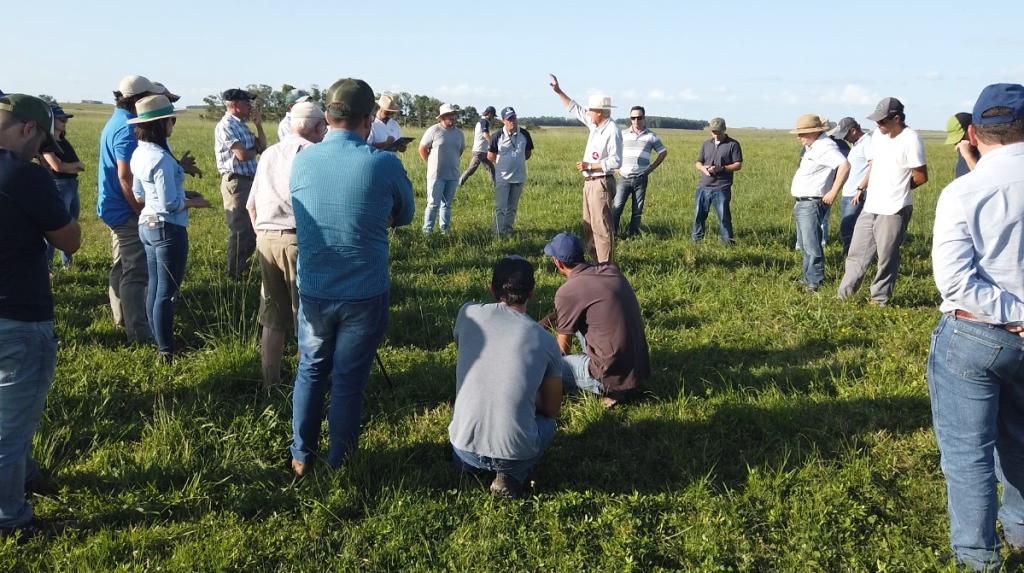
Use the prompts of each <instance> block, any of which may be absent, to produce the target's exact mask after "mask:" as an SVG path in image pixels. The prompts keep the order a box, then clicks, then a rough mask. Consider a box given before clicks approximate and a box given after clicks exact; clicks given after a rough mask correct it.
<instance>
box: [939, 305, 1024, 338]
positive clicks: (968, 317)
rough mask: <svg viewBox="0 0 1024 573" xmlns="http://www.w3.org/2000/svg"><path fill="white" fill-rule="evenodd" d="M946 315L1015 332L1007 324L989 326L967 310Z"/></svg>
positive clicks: (957, 310)
mask: <svg viewBox="0 0 1024 573" xmlns="http://www.w3.org/2000/svg"><path fill="white" fill-rule="evenodd" d="M946 314H948V315H949V316H952V317H953V318H957V319H960V320H969V321H971V322H977V323H979V324H984V325H987V326H994V327H996V328H1002V329H1003V330H1005V331H1007V332H1013V331H1011V330H1010V327H1009V326H1007V325H1005V324H989V323H987V322H984V321H982V320H981V319H980V318H978V317H976V316H974V315H973V314H971V313H969V312H967V311H966V310H961V309H959V308H958V309H956V310H954V311H953V312H948V313H946ZM1013 333H1014V334H1017V333H1016V332H1013Z"/></svg>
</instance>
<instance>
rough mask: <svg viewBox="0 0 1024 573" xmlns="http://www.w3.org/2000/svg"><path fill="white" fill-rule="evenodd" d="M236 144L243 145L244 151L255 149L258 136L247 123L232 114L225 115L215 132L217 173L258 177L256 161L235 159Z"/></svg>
mask: <svg viewBox="0 0 1024 573" xmlns="http://www.w3.org/2000/svg"><path fill="white" fill-rule="evenodd" d="M236 143H241V144H242V148H243V149H253V148H254V147H256V136H255V135H253V134H252V132H251V131H249V128H248V127H246V125H245V122H243V121H241V120H240V119H238V118H237V117H235V116H233V115H231V114H230V113H225V114H224V117H222V118H220V121H218V122H217V128H216V129H214V130H213V151H214V154H215V155H216V156H217V171H218V172H220V174H221V175H230V174H232V173H237V174H238V175H246V176H248V177H254V176H255V175H256V160H255V159H250V160H248V161H239V160H237V159H235V154H234V152H233V151H231V146H232V145H234V144H236Z"/></svg>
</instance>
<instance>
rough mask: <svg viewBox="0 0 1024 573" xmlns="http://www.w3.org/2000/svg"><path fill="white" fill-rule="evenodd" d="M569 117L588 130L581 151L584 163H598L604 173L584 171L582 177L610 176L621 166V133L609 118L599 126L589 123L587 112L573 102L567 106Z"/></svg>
mask: <svg viewBox="0 0 1024 573" xmlns="http://www.w3.org/2000/svg"><path fill="white" fill-rule="evenodd" d="M569 115H571V116H572V117H575V118H576V119H578V120H580V121H581V122H582V123H583V125H585V126H587V128H589V129H590V137H588V138H587V147H586V149H585V150H584V151H583V162H584V163H600V164H601V168H602V169H604V173H601V172H597V171H589V170H588V171H584V172H583V176H584V177H595V176H598V177H600V176H602V175H611V174H612V172H613V171H615V170H616V169H618V168H619V167H621V166H622V132H621V131H619V127H618V126H617V125H615V122H614V121H612V118H611V117H609V118H608V119H606V120H605V122H604V123H602V124H601V125H600V126H599V125H597V124H595V123H593V122H591V121H590V118H589V117H587V110H586V109H584V108H583V107H582V106H581V105H580V104H578V103H576V102H575V101H573V102H571V104H570V105H569Z"/></svg>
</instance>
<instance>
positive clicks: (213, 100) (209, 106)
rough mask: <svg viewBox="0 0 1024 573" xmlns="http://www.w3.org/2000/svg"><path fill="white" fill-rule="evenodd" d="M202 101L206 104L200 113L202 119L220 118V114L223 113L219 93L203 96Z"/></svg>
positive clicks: (222, 102)
mask: <svg viewBox="0 0 1024 573" xmlns="http://www.w3.org/2000/svg"><path fill="white" fill-rule="evenodd" d="M203 103H204V104H206V108H204V109H203V113H201V114H200V117H202V118H203V119H220V116H222V115H224V100H222V99H221V96H220V94H211V95H208V96H206V97H204V98H203Z"/></svg>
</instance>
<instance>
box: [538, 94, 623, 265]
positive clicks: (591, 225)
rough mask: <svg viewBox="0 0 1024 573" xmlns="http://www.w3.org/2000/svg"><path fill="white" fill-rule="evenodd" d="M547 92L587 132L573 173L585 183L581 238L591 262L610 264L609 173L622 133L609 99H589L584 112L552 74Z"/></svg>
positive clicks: (618, 157)
mask: <svg viewBox="0 0 1024 573" xmlns="http://www.w3.org/2000/svg"><path fill="white" fill-rule="evenodd" d="M551 89H553V90H554V91H555V93H556V94H558V97H559V98H560V99H561V100H562V105H564V106H565V107H566V109H568V110H569V115H571V116H572V117H575V118H576V119H578V120H579V121H580V122H581V123H583V125H586V126H587V128H588V129H589V130H590V136H589V137H588V138H587V147H586V150H585V151H584V152H583V161H577V162H576V170H577V171H579V172H580V173H581V174H582V175H583V178H584V180H585V181H586V182H585V183H584V184H583V236H584V240H585V242H586V246H587V251H588V252H589V253H590V258H591V260H592V261H594V262H595V263H607V262H611V260H612V257H613V256H614V254H615V233H614V224H615V223H614V221H613V220H612V197H614V193H615V175H613V173H614V172H615V170H616V169H618V168H620V167H622V132H621V131H619V128H618V126H616V125H615V122H614V121H613V120H612V117H611V115H612V114H611V111H612V107H614V106H612V98H610V97H608V96H605V95H592V96H590V97H589V98H588V101H587V107H586V108H584V107H583V106H581V105H580V104H578V103H576V102H575V101H573V99H572V98H570V97H569V96H568V95H566V94H565V92H563V91H562V87H561V86H559V85H558V78H557V77H555V76H554V74H552V75H551Z"/></svg>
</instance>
